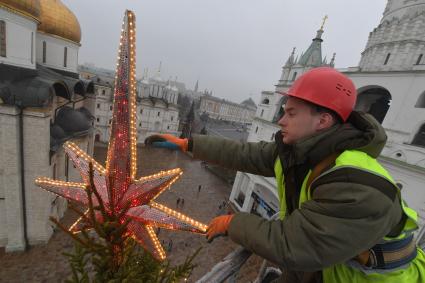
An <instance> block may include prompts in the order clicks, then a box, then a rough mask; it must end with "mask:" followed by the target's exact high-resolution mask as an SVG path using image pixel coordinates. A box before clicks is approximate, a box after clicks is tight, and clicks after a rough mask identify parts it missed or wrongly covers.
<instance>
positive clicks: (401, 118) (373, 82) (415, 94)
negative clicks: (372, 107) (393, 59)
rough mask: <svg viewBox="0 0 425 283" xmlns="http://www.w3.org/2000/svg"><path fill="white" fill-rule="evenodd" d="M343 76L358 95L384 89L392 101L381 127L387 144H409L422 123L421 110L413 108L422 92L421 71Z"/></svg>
mask: <svg viewBox="0 0 425 283" xmlns="http://www.w3.org/2000/svg"><path fill="white" fill-rule="evenodd" d="M346 74H347V75H348V76H349V77H350V78H351V79H352V80H353V82H354V84H355V85H356V87H357V89H358V91H359V93H361V92H363V91H365V90H367V89H369V88H376V87H379V88H384V89H386V90H388V92H389V93H390V94H391V97H392V100H391V106H390V109H389V111H388V113H387V115H386V117H385V119H384V122H383V126H384V128H385V129H386V130H387V131H388V135H389V140H390V141H391V142H396V143H400V144H402V143H410V142H411V141H412V140H413V137H414V135H415V134H416V132H417V130H418V128H419V127H420V126H421V125H422V124H423V123H425V108H417V107H415V105H416V104H417V102H418V100H419V98H420V97H421V95H422V94H423V93H424V92H425V72H422V71H421V72H419V71H418V72H415V71H413V72H402V73H392V72H376V73H362V72H360V73H359V72H356V73H350V72H347V73H346Z"/></svg>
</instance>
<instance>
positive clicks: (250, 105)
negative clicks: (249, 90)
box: [241, 97, 257, 109]
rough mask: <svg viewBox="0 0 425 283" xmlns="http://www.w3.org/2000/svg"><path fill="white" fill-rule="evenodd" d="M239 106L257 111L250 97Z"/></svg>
mask: <svg viewBox="0 0 425 283" xmlns="http://www.w3.org/2000/svg"><path fill="white" fill-rule="evenodd" d="M241 104H242V105H245V106H247V107H251V108H253V109H257V105H256V104H255V102H254V100H252V98H251V97H250V98H248V99H245V100H244V101H242V102H241Z"/></svg>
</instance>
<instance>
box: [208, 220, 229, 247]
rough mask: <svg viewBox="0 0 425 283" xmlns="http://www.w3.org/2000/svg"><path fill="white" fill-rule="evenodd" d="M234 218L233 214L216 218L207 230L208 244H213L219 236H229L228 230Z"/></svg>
mask: <svg viewBox="0 0 425 283" xmlns="http://www.w3.org/2000/svg"><path fill="white" fill-rule="evenodd" d="M232 218H233V214H230V215H222V216H219V217H216V218H214V219H213V220H212V221H211V222H210V224H209V225H208V228H207V240H208V243H211V242H212V241H213V240H214V239H215V238H217V237H219V236H227V229H228V228H229V225H230V222H231V221H232Z"/></svg>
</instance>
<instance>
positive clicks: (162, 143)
mask: <svg viewBox="0 0 425 283" xmlns="http://www.w3.org/2000/svg"><path fill="white" fill-rule="evenodd" d="M145 145H152V146H154V147H163V148H168V149H173V150H181V151H187V147H188V140H187V139H179V138H178V137H175V136H173V135H170V134H163V135H152V136H149V137H147V138H146V139H145Z"/></svg>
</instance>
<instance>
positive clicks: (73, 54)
mask: <svg viewBox="0 0 425 283" xmlns="http://www.w3.org/2000/svg"><path fill="white" fill-rule="evenodd" d="M43 42H46V63H43ZM65 47H67V63H66V67H64V52H65V51H64V48H65ZM79 48H80V46H79V45H78V44H76V43H73V42H71V41H69V40H65V39H61V38H58V37H54V36H52V35H48V34H45V33H42V32H37V48H36V49H37V63H38V64H41V65H43V66H46V67H49V68H54V69H58V70H62V71H68V72H73V73H78V71H77V67H78V49H79Z"/></svg>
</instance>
